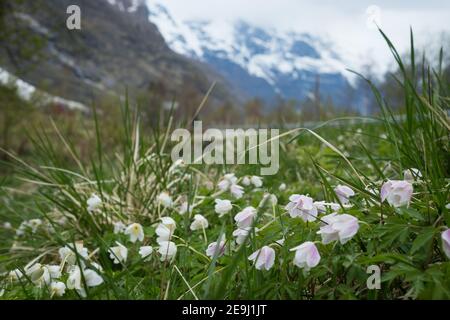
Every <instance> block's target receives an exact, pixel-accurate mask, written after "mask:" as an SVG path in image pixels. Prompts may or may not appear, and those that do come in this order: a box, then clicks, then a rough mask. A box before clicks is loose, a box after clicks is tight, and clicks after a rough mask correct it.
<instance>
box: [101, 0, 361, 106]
mask: <svg viewBox="0 0 450 320" xmlns="http://www.w3.org/2000/svg"><path fill="white" fill-rule="evenodd" d="M109 2H110V3H111V4H113V3H114V2H115V1H114V0H110V1H109ZM132 2H134V3H138V1H137V0H135V1H132ZM140 3H142V1H141V2H140ZM145 4H146V6H147V8H148V10H149V12H150V16H149V20H150V21H152V22H153V23H155V24H156V25H157V26H158V28H159V30H160V31H161V33H162V35H163V36H164V38H165V40H166V42H167V43H168V45H169V46H170V47H171V48H172V49H173V50H174V51H176V52H178V53H180V54H183V55H185V56H188V57H191V58H194V59H197V60H199V61H202V62H205V63H207V64H209V65H211V66H212V67H213V68H214V69H215V70H217V71H218V72H219V73H221V74H222V75H223V76H224V77H225V78H227V79H228V80H229V82H230V83H233V84H234V86H235V87H236V88H239V89H241V90H243V91H244V92H246V93H247V95H249V96H258V97H262V98H264V99H266V100H270V99H273V98H274V97H276V96H281V97H283V98H286V99H297V100H300V101H301V100H304V99H305V98H308V96H311V95H312V94H313V93H314V92H315V90H320V94H321V96H323V97H325V98H326V97H327V96H329V97H332V98H333V100H334V101H335V102H337V103H345V102H346V98H347V97H346V91H347V90H348V89H349V86H350V83H351V78H350V77H352V75H351V73H349V72H348V71H347V70H346V67H345V64H344V62H343V61H342V59H341V58H340V57H339V56H338V54H336V52H334V51H333V49H332V48H333V45H332V44H329V43H326V42H324V41H323V40H322V39H320V38H318V37H315V36H313V35H311V34H304V33H296V32H279V31H277V30H271V29H264V28H261V27H257V26H254V25H251V24H249V23H246V22H244V21H239V20H236V21H231V22H219V21H179V20H177V19H176V18H175V17H174V16H173V15H172V14H171V13H170V12H169V10H168V9H167V8H166V7H165V6H164V5H163V4H162V3H160V2H158V1H157V0H146V1H145Z"/></svg>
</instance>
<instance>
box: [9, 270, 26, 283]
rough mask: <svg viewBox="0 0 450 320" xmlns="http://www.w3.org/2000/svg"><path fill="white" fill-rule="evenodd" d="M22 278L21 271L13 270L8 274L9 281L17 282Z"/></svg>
mask: <svg viewBox="0 0 450 320" xmlns="http://www.w3.org/2000/svg"><path fill="white" fill-rule="evenodd" d="M22 277H23V273H22V271H20V270H19V269H14V270H11V271H10V272H9V273H8V279H9V280H10V281H17V280H19V279H21V278H22Z"/></svg>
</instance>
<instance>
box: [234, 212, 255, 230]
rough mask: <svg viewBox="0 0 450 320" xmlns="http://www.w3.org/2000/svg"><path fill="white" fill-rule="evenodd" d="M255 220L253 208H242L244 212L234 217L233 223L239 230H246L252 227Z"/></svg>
mask: <svg viewBox="0 0 450 320" xmlns="http://www.w3.org/2000/svg"><path fill="white" fill-rule="evenodd" d="M255 218H256V209H255V208H253V207H246V208H244V210H242V211H241V212H239V213H238V214H237V215H235V216H234V221H236V224H237V226H238V227H239V228H247V227H251V226H252V224H253V221H254V220H255Z"/></svg>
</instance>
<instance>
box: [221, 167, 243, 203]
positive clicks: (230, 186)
mask: <svg viewBox="0 0 450 320" xmlns="http://www.w3.org/2000/svg"><path fill="white" fill-rule="evenodd" d="M237 180H238V179H237V178H236V176H235V175H234V173H228V174H226V175H224V177H223V179H222V180H220V181H219V183H218V185H217V186H218V188H219V189H220V190H221V191H227V190H230V192H231V194H232V195H233V197H235V198H236V199H240V198H242V196H243V194H244V188H243V187H242V186H240V185H238V184H237Z"/></svg>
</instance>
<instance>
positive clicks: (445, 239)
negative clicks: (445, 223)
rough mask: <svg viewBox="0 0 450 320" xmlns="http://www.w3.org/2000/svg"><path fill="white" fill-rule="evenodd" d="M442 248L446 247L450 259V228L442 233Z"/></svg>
mask: <svg viewBox="0 0 450 320" xmlns="http://www.w3.org/2000/svg"><path fill="white" fill-rule="evenodd" d="M441 238H442V249H444V252H445V255H446V256H447V258H449V259H450V229H447V230H445V231H444V232H442V234H441Z"/></svg>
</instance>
